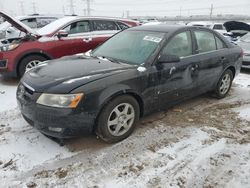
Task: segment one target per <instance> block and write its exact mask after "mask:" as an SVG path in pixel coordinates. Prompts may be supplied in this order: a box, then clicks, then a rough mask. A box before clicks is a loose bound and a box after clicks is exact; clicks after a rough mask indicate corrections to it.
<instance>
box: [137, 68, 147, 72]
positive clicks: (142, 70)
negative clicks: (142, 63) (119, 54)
mask: <svg viewBox="0 0 250 188" xmlns="http://www.w3.org/2000/svg"><path fill="white" fill-rule="evenodd" d="M137 70H138V71H139V72H145V71H146V70H147V69H146V68H145V67H138V68H137Z"/></svg>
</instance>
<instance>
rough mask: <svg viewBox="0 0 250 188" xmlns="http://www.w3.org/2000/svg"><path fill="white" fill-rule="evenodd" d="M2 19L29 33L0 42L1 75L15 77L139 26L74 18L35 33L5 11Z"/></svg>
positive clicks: (91, 18) (59, 21)
mask: <svg viewBox="0 0 250 188" xmlns="http://www.w3.org/2000/svg"><path fill="white" fill-rule="evenodd" d="M0 16H2V17H3V18H4V19H5V20H6V21H8V22H9V23H10V24H12V26H14V27H15V28H17V29H18V30H20V32H22V33H25V35H24V36H23V37H20V38H9V39H8V38H7V39H3V40H1V43H0V72H1V73H2V74H3V75H5V76H14V77H21V76H22V75H23V74H24V73H25V72H26V71H27V70H29V69H31V68H33V67H35V66H37V65H38V64H39V63H41V62H43V61H46V60H50V59H55V58H60V57H62V56H66V55H73V54H77V53H83V52H86V51H88V50H90V49H93V48H95V47H96V46H97V45H99V44H100V43H102V42H104V41H105V40H107V39H108V38H109V37H111V36H112V35H114V34H115V33H117V32H119V31H120V30H124V29H126V28H128V27H133V26H137V25H139V23H138V22H135V21H131V20H125V19H116V18H104V17H78V16H72V17H64V18H61V19H58V20H56V21H54V22H52V23H50V24H48V25H47V26H45V27H43V28H41V29H40V30H38V31H34V30H32V29H31V28H29V27H28V26H26V25H24V24H23V23H21V22H20V21H18V20H16V19H14V18H11V17H10V16H8V15H6V14H4V13H2V12H0Z"/></svg>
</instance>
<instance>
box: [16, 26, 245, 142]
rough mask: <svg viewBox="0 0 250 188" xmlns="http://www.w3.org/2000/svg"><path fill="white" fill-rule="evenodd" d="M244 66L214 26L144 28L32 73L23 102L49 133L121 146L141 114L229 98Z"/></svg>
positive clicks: (27, 114) (22, 88)
mask: <svg viewBox="0 0 250 188" xmlns="http://www.w3.org/2000/svg"><path fill="white" fill-rule="evenodd" d="M241 63H242V50H241V48H240V47H238V46H236V45H234V44H232V43H229V42H228V41H227V40H226V39H224V38H223V37H222V36H221V35H220V34H218V33H216V32H215V31H212V30H210V29H206V28H200V27H188V26H166V25H158V26H140V27H135V28H131V29H127V30H125V31H123V32H120V33H118V34H117V35H115V36H114V37H112V38H111V39H109V40H108V41H106V42H105V43H103V44H102V45H101V46H99V47H98V48H96V49H95V50H93V51H92V52H91V53H89V54H85V55H80V54H79V55H75V56H71V57H65V58H62V59H58V60H53V63H50V62H45V63H44V64H42V65H41V66H39V67H37V68H34V69H32V70H30V71H29V72H27V73H26V74H25V75H24V77H23V78H22V79H21V81H20V84H19V86H18V89H17V101H18V104H19V106H20V109H21V112H22V115H23V117H24V118H25V120H26V121H27V122H28V123H29V124H31V125H32V126H34V127H36V128H37V129H38V130H40V131H41V132H42V133H43V134H46V135H49V136H52V137H57V138H69V137H74V136H77V135H83V134H84V133H87V134H89V133H96V134H97V135H98V136H99V137H100V138H102V139H103V140H104V141H106V142H109V143H112V142H118V141H120V140H122V139H125V138H126V137H128V136H129V135H130V134H131V133H132V131H133V130H134V128H135V125H136V122H137V121H138V119H139V118H140V117H141V116H144V115H147V114H149V113H151V112H153V111H156V110H160V109H166V107H170V106H172V105H174V104H176V103H178V102H180V101H183V100H185V99H188V98H191V97H194V96H197V95H200V94H202V93H206V92H212V93H213V94H214V96H216V97H217V98H223V97H225V96H226V95H227V93H228V92H229V90H230V88H231V84H232V81H233V79H234V77H235V76H236V75H237V74H238V73H239V71H240V67H241Z"/></svg>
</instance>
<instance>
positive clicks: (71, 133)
mask: <svg viewBox="0 0 250 188" xmlns="http://www.w3.org/2000/svg"><path fill="white" fill-rule="evenodd" d="M19 88H20V86H19V87H18V90H17V101H18V106H19V108H20V110H21V113H22V115H23V117H24V119H25V120H26V121H27V122H28V123H29V124H30V125H31V126H33V127H35V128H36V129H38V130H39V131H40V132H42V133H43V134H45V135H48V136H51V137H56V138H71V137H76V136H80V135H86V134H91V133H92V132H93V127H94V122H95V115H94V114H89V113H87V112H81V111H80V110H79V109H61V108H53V107H47V106H43V105H39V104H36V100H37V99H38V97H39V96H40V93H35V92H34V93H32V91H30V90H29V88H25V91H20V89H19Z"/></svg>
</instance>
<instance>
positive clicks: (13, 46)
mask: <svg viewBox="0 0 250 188" xmlns="http://www.w3.org/2000/svg"><path fill="white" fill-rule="evenodd" d="M19 45H20V44H16V43H15V44H9V45H6V46H2V47H0V52H7V51H10V50H14V49H16V48H17V47H18V46H19Z"/></svg>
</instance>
